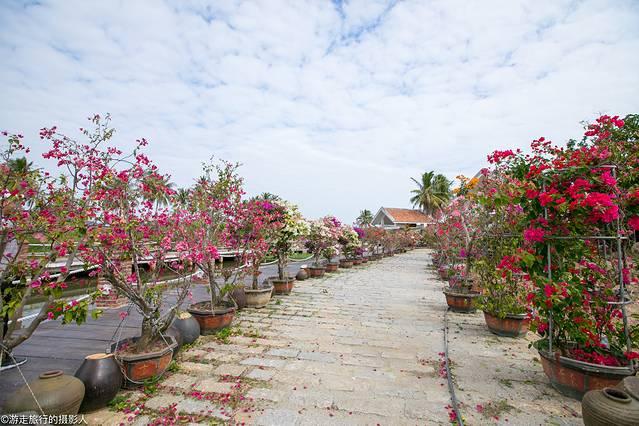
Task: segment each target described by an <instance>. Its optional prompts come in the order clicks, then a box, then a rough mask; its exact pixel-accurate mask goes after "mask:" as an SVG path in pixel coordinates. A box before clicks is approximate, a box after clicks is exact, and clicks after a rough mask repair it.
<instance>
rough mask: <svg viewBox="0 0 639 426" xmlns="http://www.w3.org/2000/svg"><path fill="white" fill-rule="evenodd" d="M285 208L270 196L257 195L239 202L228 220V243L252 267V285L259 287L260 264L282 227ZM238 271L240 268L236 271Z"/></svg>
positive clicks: (237, 256) (238, 256)
mask: <svg viewBox="0 0 639 426" xmlns="http://www.w3.org/2000/svg"><path fill="white" fill-rule="evenodd" d="M283 214H284V211H283V210H282V209H281V208H279V206H278V205H277V204H274V203H272V202H271V201H268V200H261V199H258V198H254V199H252V200H248V201H244V202H242V203H241V204H240V206H239V208H238V209H237V211H236V213H235V214H234V215H233V216H230V217H229V218H228V219H227V220H228V222H227V227H226V235H227V246H230V247H233V248H234V250H235V252H236V258H238V259H241V260H242V262H243V263H244V264H245V265H247V267H248V268H249V269H250V271H251V276H252V281H251V287H252V288H253V289H254V290H257V289H258V276H259V270H260V265H261V264H262V262H263V261H264V259H265V258H266V256H267V255H268V254H269V253H270V251H271V250H272V248H273V244H274V241H275V239H276V236H277V233H278V232H279V230H280V229H282V228H283V226H284V224H283V222H282V218H283ZM236 275H239V272H238V273H236Z"/></svg>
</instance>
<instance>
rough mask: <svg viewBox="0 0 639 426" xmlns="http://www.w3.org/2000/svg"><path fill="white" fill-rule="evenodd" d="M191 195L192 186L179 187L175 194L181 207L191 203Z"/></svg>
mask: <svg viewBox="0 0 639 426" xmlns="http://www.w3.org/2000/svg"><path fill="white" fill-rule="evenodd" d="M190 196H191V189H190V188H178V190H177V192H176V194H175V201H176V202H177V204H178V205H179V206H181V207H186V205H187V204H188V203H189V197H190Z"/></svg>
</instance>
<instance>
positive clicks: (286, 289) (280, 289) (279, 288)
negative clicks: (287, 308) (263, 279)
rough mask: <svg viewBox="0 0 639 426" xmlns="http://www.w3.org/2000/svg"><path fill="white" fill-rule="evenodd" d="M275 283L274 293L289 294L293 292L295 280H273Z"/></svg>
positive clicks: (291, 278) (289, 278)
mask: <svg viewBox="0 0 639 426" xmlns="http://www.w3.org/2000/svg"><path fill="white" fill-rule="evenodd" d="M271 282H272V283H273V292H274V293H275V294H289V293H290V292H291V290H293V285H294V284H295V278H293V277H288V278H284V279H283V280H280V279H279V278H278V279H273V280H271Z"/></svg>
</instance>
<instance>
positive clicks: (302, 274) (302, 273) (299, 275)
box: [295, 268, 308, 281]
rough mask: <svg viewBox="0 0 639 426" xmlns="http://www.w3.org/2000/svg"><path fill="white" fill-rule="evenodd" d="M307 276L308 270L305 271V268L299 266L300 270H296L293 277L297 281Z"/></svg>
mask: <svg viewBox="0 0 639 426" xmlns="http://www.w3.org/2000/svg"><path fill="white" fill-rule="evenodd" d="M307 278H308V272H306V268H300V270H299V271H297V275H295V279H296V280H297V281H304V280H305V279H307Z"/></svg>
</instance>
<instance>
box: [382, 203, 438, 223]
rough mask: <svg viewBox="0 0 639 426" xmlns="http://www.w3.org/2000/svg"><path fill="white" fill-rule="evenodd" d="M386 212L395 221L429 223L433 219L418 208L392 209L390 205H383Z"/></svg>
mask: <svg viewBox="0 0 639 426" xmlns="http://www.w3.org/2000/svg"><path fill="white" fill-rule="evenodd" d="M384 210H386V213H388V214H389V215H391V218H392V219H393V221H394V222H395V223H397V222H401V223H430V222H432V221H433V219H432V218H431V217H430V216H426V215H425V214H424V213H423V212H422V211H420V210H412V209H393V208H390V207H384Z"/></svg>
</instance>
